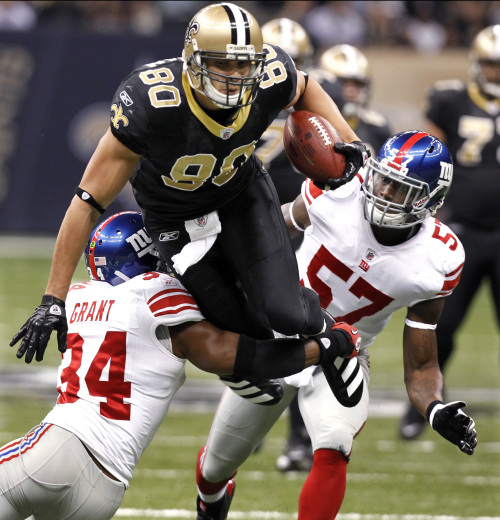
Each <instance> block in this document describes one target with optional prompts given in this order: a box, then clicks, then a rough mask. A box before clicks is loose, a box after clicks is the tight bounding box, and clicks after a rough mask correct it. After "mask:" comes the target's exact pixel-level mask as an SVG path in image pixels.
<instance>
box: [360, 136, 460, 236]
mask: <svg viewBox="0 0 500 520" xmlns="http://www.w3.org/2000/svg"><path fill="white" fill-rule="evenodd" d="M366 169H367V172H366V178H365V180H364V182H363V185H362V190H363V194H364V215H365V218H366V220H368V221H369V222H370V223H371V224H374V225H376V226H379V227H385V228H398V229H400V228H409V227H412V226H415V225H416V224H419V223H421V222H422V221H423V220H425V219H426V218H427V217H430V216H433V215H435V213H436V211H437V210H438V209H439V208H440V207H441V206H442V205H443V202H444V198H445V196H446V194H447V193H448V190H449V189H450V186H451V181H452V178H453V163H452V159H451V155H450V152H449V151H448V149H447V148H446V146H445V145H444V144H443V143H442V142H441V141H440V140H439V139H437V138H436V137H434V136H432V135H429V134H428V133H426V132H420V131H418V130H412V131H407V132H400V133H399V134H396V135H394V136H392V137H390V138H389V139H388V140H387V141H386V142H385V143H384V145H383V146H382V148H381V149H380V151H379V153H378V155H377V157H376V159H374V158H370V159H369V160H368V163H367V166H366Z"/></svg>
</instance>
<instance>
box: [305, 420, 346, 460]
mask: <svg viewBox="0 0 500 520" xmlns="http://www.w3.org/2000/svg"><path fill="white" fill-rule="evenodd" d="M353 439H354V437H353V435H352V434H351V433H350V432H349V431H346V428H345V425H343V424H341V423H333V424H331V425H329V426H328V428H325V429H324V430H323V431H322V432H321V433H320V435H319V436H318V438H317V440H316V442H315V443H314V446H313V448H314V450H318V449H330V450H336V451H339V452H340V453H343V454H344V455H346V456H349V454H350V453H351V450H352V442H353Z"/></svg>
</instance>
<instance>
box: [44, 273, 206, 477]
mask: <svg viewBox="0 0 500 520" xmlns="http://www.w3.org/2000/svg"><path fill="white" fill-rule="evenodd" d="M66 312H67V318H68V326H69V330H68V348H67V350H66V352H65V353H64V356H63V359H62V362H61V365H60V366H59V370H58V387H57V391H58V392H59V394H60V395H59V398H58V400H57V404H56V406H55V407H54V408H53V410H52V411H51V412H49V414H48V415H47V417H46V418H45V420H44V422H46V423H52V424H56V425H58V426H60V427H62V428H64V429H66V430H69V431H70V432H72V433H74V434H75V435H77V436H78V437H79V438H80V440H81V441H82V442H83V443H84V444H85V445H86V446H88V448H89V449H90V451H91V452H92V453H93V454H94V455H95V457H96V458H97V459H98V460H99V462H100V463H101V464H102V465H103V466H104V467H105V468H106V469H107V470H108V471H110V472H111V473H112V474H113V475H115V476H116V477H117V478H118V479H119V480H121V481H122V482H123V483H124V484H125V485H126V486H128V483H129V480H130V479H131V478H132V472H133V469H134V467H135V466H136V464H137V462H138V461H139V458H140V457H141V455H142V453H143V451H144V450H145V449H146V448H147V446H148V445H149V443H150V442H151V440H152V439H153V436H154V435H155V433H156V431H157V430H158V427H159V426H160V424H161V422H162V421H163V419H164V418H165V415H166V413H167V411H168V408H169V405H170V402H171V400H172V398H173V396H174V394H175V393H176V391H177V390H178V389H179V388H180V386H181V385H182V384H183V382H184V381H185V378H186V376H185V371H184V367H185V360H183V359H179V358H178V357H176V356H174V354H173V353H172V346H171V342H170V337H169V335H168V334H165V333H163V335H162V336H163V339H162V341H160V340H159V339H158V338H157V336H156V329H157V328H158V327H159V326H160V325H167V326H173V325H179V324H181V323H184V322H188V321H200V320H202V319H203V316H202V314H201V313H200V310H199V309H198V306H197V305H196V303H195V301H194V299H193V297H192V296H191V295H190V294H189V293H188V292H187V291H186V289H185V288H184V287H183V286H182V284H181V283H180V282H179V281H178V280H175V279H174V278H172V277H170V276H168V275H166V274H159V273H148V274H145V275H142V276H137V277H135V278H133V279H132V280H130V281H128V282H125V283H123V284H120V285H117V286H115V287H113V286H111V285H109V284H107V283H106V282H95V281H92V282H88V283H81V284H75V285H73V286H71V288H70V292H69V294H68V298H67V301H66ZM162 329H163V331H166V330H167V329H164V328H163V327H162Z"/></svg>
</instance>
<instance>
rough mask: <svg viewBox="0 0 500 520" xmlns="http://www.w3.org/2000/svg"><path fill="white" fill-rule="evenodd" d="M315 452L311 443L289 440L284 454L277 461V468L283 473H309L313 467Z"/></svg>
mask: <svg viewBox="0 0 500 520" xmlns="http://www.w3.org/2000/svg"><path fill="white" fill-rule="evenodd" d="M312 460H313V452H312V447H311V441H309V439H307V440H300V441H297V440H289V441H288V443H287V445H286V447H285V450H284V451H283V453H282V454H281V455H280V456H279V457H278V458H277V459H276V468H277V469H278V470H279V471H281V472H282V473H288V472H291V471H304V472H309V471H310V470H311V467H312Z"/></svg>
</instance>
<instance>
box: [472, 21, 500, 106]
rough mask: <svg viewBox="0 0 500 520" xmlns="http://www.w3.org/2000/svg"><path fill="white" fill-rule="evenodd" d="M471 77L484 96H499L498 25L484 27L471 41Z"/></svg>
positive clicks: (499, 44) (499, 26) (499, 29)
mask: <svg viewBox="0 0 500 520" xmlns="http://www.w3.org/2000/svg"><path fill="white" fill-rule="evenodd" d="M470 59H471V71H470V72H471V78H472V80H473V81H475V82H476V83H477V84H478V86H479V88H480V90H481V92H482V93H483V94H485V95H486V96H489V97H493V98H500V25H492V26H490V27H486V29H483V30H482V31H481V32H479V33H478V34H477V35H476V37H475V38H474V40H473V42H472V47H471V51H470Z"/></svg>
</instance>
